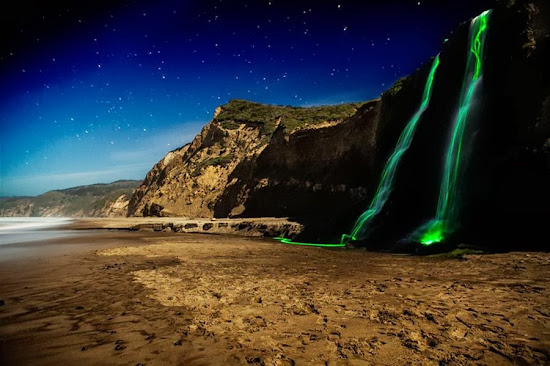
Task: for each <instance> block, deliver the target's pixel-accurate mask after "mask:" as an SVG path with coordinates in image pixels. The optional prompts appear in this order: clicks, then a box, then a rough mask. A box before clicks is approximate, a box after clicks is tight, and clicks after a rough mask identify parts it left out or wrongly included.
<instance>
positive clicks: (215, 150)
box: [129, 0, 550, 246]
mask: <svg viewBox="0 0 550 366" xmlns="http://www.w3.org/2000/svg"><path fill="white" fill-rule="evenodd" d="M468 30H469V22H465V23H463V24H461V25H460V26H459V27H458V28H457V29H456V30H455V32H453V34H452V35H451V37H449V40H448V41H447V42H445V43H444V44H443V45H442V49H441V54H440V66H439V68H438V70H437V73H436V76H435V79H434V85H433V95H432V100H431V102H430V105H429V107H428V109H427V110H426V111H425V113H424V115H423V116H422V118H421V120H420V121H419V123H418V128H417V131H416V134H415V137H414V140H413V143H412V145H411V147H410V149H409V150H408V151H407V153H406V154H405V156H404V157H403V159H402V161H401V163H400V166H399V170H398V173H397V176H396V178H395V182H396V184H395V185H394V187H393V190H392V194H391V196H390V199H389V200H388V202H387V203H386V206H385V207H384V211H383V212H382V213H381V214H380V215H379V216H378V217H377V219H376V220H375V223H374V230H373V233H372V236H371V242H375V243H377V244H378V245H383V246H386V245H387V244H388V243H391V242H395V241H397V240H399V239H401V238H403V237H404V236H406V235H408V234H410V233H411V231H413V230H414V229H416V228H418V226H420V225H422V224H423V223H424V222H426V221H427V220H429V219H431V218H433V215H434V213H435V208H436V205H437V199H438V194H439V184H440V181H441V172H442V165H443V164H442V156H444V155H445V147H446V145H447V141H448V139H449V132H450V129H451V126H452V123H453V117H454V115H455V114H456V107H457V103H458V99H459V96H460V90H461V88H462V83H463V77H464V70H465V66H466V65H465V63H466V53H467V51H468ZM430 63H431V62H430V61H427V62H426V63H425V65H424V66H423V67H421V68H420V69H418V70H417V71H416V72H415V73H413V74H412V75H411V76H409V77H407V78H404V79H402V80H399V81H398V82H397V83H396V84H395V85H394V86H393V87H392V88H391V89H390V90H388V91H387V92H386V93H384V94H383V95H382V96H381V98H380V99H378V100H374V101H370V102H367V103H364V104H363V105H361V106H354V108H353V110H350V109H347V110H346V111H345V112H346V113H340V114H339V115H337V116H332V118H326V116H327V115H330V113H328V114H327V113H325V112H326V111H325V112H322V113H321V112H320V111H321V110H322V108H321V109H319V108H317V110H316V111H313V110H309V109H303V110H302V111H301V113H299V116H298V117H297V116H296V115H295V114H292V113H290V112H291V111H290V110H287V111H286V112H284V113H283V110H280V109H279V110H278V109H277V108H280V107H273V106H261V105H258V104H254V103H247V102H243V101H232V102H230V103H229V104H228V105H226V106H222V107H221V108H220V109H219V110H218V111H217V114H216V117H215V118H214V119H213V121H212V122H210V123H209V124H208V125H207V126H206V127H205V128H204V129H203V131H202V133H201V134H200V135H199V136H197V137H196V138H195V140H194V141H193V142H192V144H190V145H188V146H185V147H183V148H182V149H180V150H177V151H174V152H171V153H170V154H168V155H167V157H166V158H165V159H163V160H162V161H161V162H159V163H158V164H157V165H156V166H155V167H154V168H153V170H151V172H149V174H148V175H147V177H146V179H145V180H144V182H143V183H142V186H141V187H140V188H139V189H138V190H137V191H136V193H135V194H134V196H133V197H132V200H131V203H130V210H129V213H130V214H132V215H138V216H140V215H182V216H205V217H210V216H216V217H226V216H240V217H254V216H288V217H294V218H299V219H300V220H302V222H304V223H306V232H305V233H304V235H305V236H306V237H307V239H309V240H322V241H331V240H338V238H339V235H340V234H341V233H343V232H347V231H348V230H349V229H350V228H351V226H352V225H353V221H354V219H355V218H356V217H357V215H359V214H360V213H361V212H362V211H363V210H364V209H365V208H366V207H367V206H368V205H369V203H370V199H371V198H372V195H373V193H374V190H375V189H376V186H377V184H378V179H379V175H380V172H381V170H382V168H383V166H384V164H385V162H386V159H387V158H388V156H389V155H390V154H391V152H392V150H393V148H394V146H395V143H396V141H397V139H398V137H399V134H400V133H401V131H402V129H403V127H404V126H405V124H406V123H407V121H408V120H409V118H410V117H411V115H412V114H413V113H414V111H415V110H416V109H417V108H418V105H419V103H420V99H421V95H422V91H423V88H424V84H425V81H426V77H427V74H428V72H429V66H430ZM548 65H550V4H549V3H548V2H547V1H542V0H537V1H527V0H523V1H520V0H517V1H506V2H504V1H503V2H501V3H499V5H498V7H497V8H496V9H495V10H494V12H493V13H492V15H491V18H490V21H489V29H488V34H487V41H486V49H485V60H484V74H483V79H482V84H481V86H480V87H479V90H478V91H477V92H476V93H477V94H476V98H475V105H474V106H472V109H471V110H472V112H471V113H470V118H469V119H468V127H467V130H466V132H465V140H464V141H465V146H464V156H465V158H466V159H464V162H465V163H464V164H465V166H464V168H463V169H464V174H462V176H463V179H462V180H461V181H460V184H461V189H460V193H459V197H460V201H461V217H460V220H461V226H460V228H459V230H458V232H457V236H456V238H455V240H458V241H462V240H466V241H475V242H490V243H497V242H498V243H499V245H503V246H505V245H506V243H508V242H509V243H512V242H513V243H518V240H519V241H522V242H531V243H533V242H536V241H538V240H540V239H541V238H543V237H545V235H544V227H545V222H546V221H547V220H548V218H549V216H548V211H547V210H548V207H550V189H549V188H548V187H550V155H549V154H550V148H549V147H548V143H547V141H548V139H549V138H550V68H548ZM323 113H324V116H325V118H324V120H323V117H322V116H321V117H320V116H319V115H323ZM545 144H546V145H545ZM503 225H504V227H505V228H506V229H505V230H502V227H503Z"/></svg>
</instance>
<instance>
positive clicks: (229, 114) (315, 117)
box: [214, 99, 363, 135]
mask: <svg viewBox="0 0 550 366" xmlns="http://www.w3.org/2000/svg"><path fill="white" fill-rule="evenodd" d="M362 104H363V103H349V104H338V105H329V106H319V107H307V108H305V107H290V106H280V105H267V104H260V103H254V102H249V101H246V100H240V99H234V100H231V101H229V103H227V104H226V105H223V106H222V108H221V111H220V113H219V114H218V115H217V116H216V118H214V121H215V122H218V123H220V124H221V126H222V127H223V128H226V129H236V128H238V127H239V125H240V124H241V123H246V124H258V125H260V126H261V128H262V133H263V134H265V135H269V134H271V133H273V131H275V128H276V125H277V121H278V120H279V118H280V119H281V123H282V124H283V125H284V127H285V129H286V131H287V132H292V131H294V130H296V129H298V128H300V127H303V126H305V125H308V124H309V125H315V124H319V123H322V122H330V121H341V120H343V119H345V118H348V117H350V116H352V115H353V114H354V113H355V111H357V109H358V108H359V107H361V105H362Z"/></svg>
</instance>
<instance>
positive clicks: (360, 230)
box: [340, 55, 439, 245]
mask: <svg viewBox="0 0 550 366" xmlns="http://www.w3.org/2000/svg"><path fill="white" fill-rule="evenodd" d="M438 66H439V55H437V56H436V57H435V59H434V61H433V63H432V67H431V70H430V73H429V74H428V78H427V79H426V85H425V86H424V93H423V95H422V102H421V104H420V107H419V108H418V110H417V111H416V113H415V114H414V115H413V116H412V117H411V119H410V120H409V122H408V123H407V125H406V126H405V128H404V129H403V131H402V132H401V135H400V136H399V139H398V140H397V144H396V146H395V149H394V151H393V153H392V154H391V155H390V157H389V158H388V160H387V161H386V165H385V166H384V170H383V171H382V176H381V177H380V182H379V183H378V188H377V189H376V193H375V194H374V197H373V199H372V201H371V203H370V205H369V208H368V209H367V210H366V211H365V212H363V213H362V214H361V216H359V218H358V219H357V221H356V222H355V225H354V226H353V229H352V230H351V233H350V234H349V235H348V234H343V235H342V239H341V241H340V243H341V244H343V245H346V244H348V243H349V242H350V241H352V240H357V239H360V236H361V234H364V232H365V231H366V228H367V225H368V223H369V222H370V220H371V219H372V218H373V217H375V216H376V215H377V214H378V213H379V212H380V211H381V210H382V208H383V207H384V205H385V204H386V201H387V200H388V198H389V196H390V193H391V190H392V186H393V180H394V178H395V174H396V173H397V167H398V165H399V162H400V160H401V157H402V156H403V154H404V153H405V151H407V149H408V148H409V147H410V146H411V142H412V139H413V137H414V132H415V131H416V126H417V124H418V121H419V120H420V117H422V114H423V113H424V111H425V110H426V109H427V108H428V104H429V103H430V98H431V96H432V87H433V82H434V77H435V72H436V70H437V67H438Z"/></svg>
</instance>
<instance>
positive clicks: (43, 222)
mask: <svg viewBox="0 0 550 366" xmlns="http://www.w3.org/2000/svg"><path fill="white" fill-rule="evenodd" d="M71 221H72V219H69V218H57V217H56V218H49V217H0V245H5V244H15V243H24V242H29V241H42V240H49V239H54V238H60V237H65V236H67V235H68V234H69V233H70V232H69V231H67V230H50V229H51V228H55V227H58V226H62V225H65V224H68V223H70V222H71ZM46 229H48V230H46Z"/></svg>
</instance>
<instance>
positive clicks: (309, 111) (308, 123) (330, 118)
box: [129, 100, 360, 217]
mask: <svg viewBox="0 0 550 366" xmlns="http://www.w3.org/2000/svg"><path fill="white" fill-rule="evenodd" d="M359 107H360V105H355V104H347V105H339V106H327V107H317V108H293V107H284V106H266V105H261V104H257V103H252V102H246V101H242V100H233V101H231V102H229V103H228V104H227V105H224V106H222V107H220V108H218V109H217V110H216V113H215V116H214V119H213V120H212V121H211V122H210V123H209V124H208V125H206V126H205V127H204V128H203V130H202V132H201V133H200V134H199V135H197V137H195V139H194V140H193V142H192V143H191V144H189V145H186V146H184V147H183V148H181V149H179V150H175V151H172V152H170V153H168V155H166V157H164V159H162V160H161V161H160V162H159V163H158V164H156V165H155V166H154V167H153V169H152V170H151V171H150V172H149V173H148V174H147V176H146V178H145V180H144V181H143V183H142V184H141V186H140V187H139V188H138V189H137V190H136V192H135V194H134V196H133V197H132V199H131V201H130V206H129V215H133V216H184V217H213V216H215V215H217V216H219V215H220V214H217V213H216V205H219V201H220V199H222V197H226V196H227V191H228V190H231V191H232V192H235V194H236V195H237V196H239V198H237V197H236V198H235V199H234V200H233V201H232V203H231V204H234V206H235V207H227V206H226V207H227V209H226V210H225V211H224V212H223V213H221V215H223V216H230V215H231V216H235V215H239V214H242V213H243V212H244V207H241V205H240V204H241V203H242V202H243V200H245V196H246V192H245V191H243V192H237V191H236V190H235V189H233V188H232V187H234V186H235V185H238V181H239V179H240V176H239V174H244V173H235V170H236V169H237V171H238V172H243V169H244V170H247V169H246V168H243V167H245V166H247V165H249V162H250V161H255V159H256V158H257V157H258V156H260V155H261V154H262V152H263V151H264V149H265V148H266V147H268V146H270V145H272V144H273V142H274V141H276V140H277V139H280V138H282V139H283V140H284V139H285V138H288V136H292V135H293V134H296V133H300V132H301V131H309V130H322V129H324V128H329V127H330V126H334V125H338V124H339V123H341V121H343V120H345V119H347V118H349V117H350V116H352V115H354V114H355V112H356V111H357V109H358V108H359ZM231 199H232V198H231ZM217 211H221V209H218V210H217ZM262 216H265V215H262Z"/></svg>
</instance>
